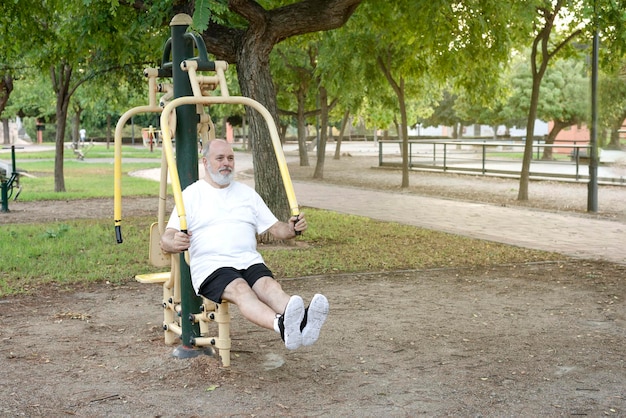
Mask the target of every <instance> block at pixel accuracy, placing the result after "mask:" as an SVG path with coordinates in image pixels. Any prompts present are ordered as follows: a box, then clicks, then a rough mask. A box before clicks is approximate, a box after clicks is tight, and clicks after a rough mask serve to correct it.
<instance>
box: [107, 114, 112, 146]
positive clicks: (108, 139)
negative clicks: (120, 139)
mask: <svg viewBox="0 0 626 418" xmlns="http://www.w3.org/2000/svg"><path fill="white" fill-rule="evenodd" d="M111 127H112V124H111V114H110V113H107V149H109V144H110V143H111Z"/></svg>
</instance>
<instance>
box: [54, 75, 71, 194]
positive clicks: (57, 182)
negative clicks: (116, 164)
mask: <svg viewBox="0 0 626 418" xmlns="http://www.w3.org/2000/svg"><path fill="white" fill-rule="evenodd" d="M50 72H51V77H52V85H53V86H54V87H53V88H54V92H55V93H56V120H57V126H56V135H55V155H54V191H55V192H65V177H64V174H63V152H64V149H63V145H64V141H65V126H66V124H67V110H68V107H69V104H70V94H69V90H70V89H69V85H70V80H71V78H72V67H71V66H69V65H67V64H63V63H62V64H60V65H59V68H58V70H57V69H55V68H54V67H52V68H51V71H50Z"/></svg>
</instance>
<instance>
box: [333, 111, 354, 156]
mask: <svg viewBox="0 0 626 418" xmlns="http://www.w3.org/2000/svg"><path fill="white" fill-rule="evenodd" d="M349 121H350V111H349V110H346V111H345V113H344V114H343V120H342V121H341V129H340V130H339V136H338V137H337V141H336V144H335V156H334V157H333V159H335V160H338V159H340V158H341V141H343V135H344V132H345V131H346V126H347V125H348V122H349Z"/></svg>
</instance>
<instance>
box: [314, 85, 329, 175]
mask: <svg viewBox="0 0 626 418" xmlns="http://www.w3.org/2000/svg"><path fill="white" fill-rule="evenodd" d="M320 114H321V117H320V126H321V129H320V142H319V144H317V161H316V163H315V172H314V173H313V178H314V179H320V180H321V179H323V178H324V161H325V159H326V141H327V139H328V129H326V127H327V126H328V92H327V91H326V89H325V88H324V87H323V86H320Z"/></svg>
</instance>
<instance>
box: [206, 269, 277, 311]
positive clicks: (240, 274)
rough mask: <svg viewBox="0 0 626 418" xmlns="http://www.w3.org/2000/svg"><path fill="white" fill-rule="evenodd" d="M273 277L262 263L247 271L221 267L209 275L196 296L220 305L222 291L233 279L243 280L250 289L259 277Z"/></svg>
mask: <svg viewBox="0 0 626 418" xmlns="http://www.w3.org/2000/svg"><path fill="white" fill-rule="evenodd" d="M265 276H269V277H272V278H273V277H274V275H273V274H272V272H271V271H270V269H268V268H267V266H266V265H265V264H263V263H259V264H253V265H251V266H250V267H248V268H247V269H243V270H237V269H235V268H232V267H221V268H219V269H217V270H215V271H214V272H213V273H211V274H210V275H209V277H207V278H206V279H204V282H202V284H201V285H200V289H198V294H199V295H202V296H204V297H205V298H207V299H209V300H211V301H213V302H215V303H220V302H221V301H222V295H223V294H224V289H226V286H228V285H229V284H230V282H232V281H233V280H235V279H244V280H245V281H246V282H247V283H248V285H250V287H252V286H254V284H255V283H256V282H257V280H259V279H260V278H261V277H265Z"/></svg>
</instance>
